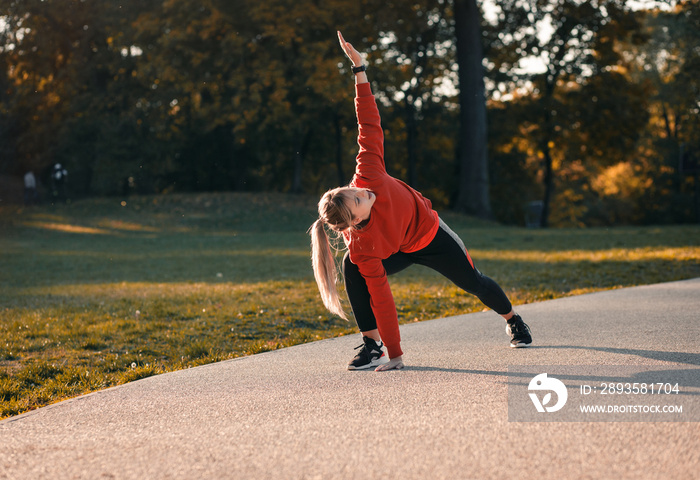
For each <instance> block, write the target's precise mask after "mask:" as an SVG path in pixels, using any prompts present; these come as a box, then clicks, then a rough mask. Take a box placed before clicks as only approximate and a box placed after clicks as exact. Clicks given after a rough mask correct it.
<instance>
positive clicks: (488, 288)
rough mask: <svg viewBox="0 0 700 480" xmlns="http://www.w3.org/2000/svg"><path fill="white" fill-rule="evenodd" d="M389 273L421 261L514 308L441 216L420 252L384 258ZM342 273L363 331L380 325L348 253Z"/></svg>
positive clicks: (499, 305) (499, 307) (495, 306)
mask: <svg viewBox="0 0 700 480" xmlns="http://www.w3.org/2000/svg"><path fill="white" fill-rule="evenodd" d="M382 263H383V265H384V269H385V270H386V274H387V275H393V274H394V273H398V272H400V271H401V270H404V269H405V268H407V267H409V266H411V265H414V264H418V265H424V266H426V267H429V268H432V269H433V270H435V271H436V272H438V273H441V274H442V275H444V276H445V277H447V278H448V279H449V280H451V281H452V283H454V284H455V285H457V286H458V287H459V288H461V289H462V290H464V291H466V292H468V293H471V294H472V295H476V296H477V297H478V298H479V300H481V302H482V303H483V304H484V305H486V306H487V307H489V308H491V309H492V310H494V311H496V313H499V314H501V315H505V314H507V313H508V312H510V311H511V309H512V305H511V303H510V300H508V297H507V296H506V294H505V293H504V292H503V290H502V289H501V287H499V286H498V284H497V283H496V282H494V281H493V280H491V279H490V278H489V277H487V276H486V275H483V274H482V273H481V272H480V271H479V270H477V269H476V268H475V267H474V264H473V263H472V260H471V257H470V256H469V252H467V249H466V248H465V247H464V243H462V240H460V238H459V237H458V236H457V235H456V234H455V233H454V232H453V231H452V230H450V227H448V226H447V225H446V224H445V223H444V222H443V221H442V220H440V228H439V229H438V231H437V234H436V235H435V238H434V239H433V241H432V242H430V244H429V245H428V246H427V247H425V248H423V249H421V250H418V251H417V252H413V253H403V252H398V253H395V254H393V255H392V256H390V257H389V258H387V259H385V260H382ZM343 277H344V278H345V290H346V291H347V293H348V298H349V299H350V306H351V307H352V311H353V313H354V314H355V321H356V322H357V326H358V327H359V329H360V331H361V332H367V331H369V330H374V329H376V328H377V320H376V318H375V317H374V312H373V311H372V307H371V305H370V295H369V290H368V289H367V283H366V282H365V279H364V278H363V277H362V275H361V274H360V270H359V268H358V267H357V265H355V264H354V263H352V262H351V261H350V256H349V255H348V254H347V253H346V254H345V258H344V259H343Z"/></svg>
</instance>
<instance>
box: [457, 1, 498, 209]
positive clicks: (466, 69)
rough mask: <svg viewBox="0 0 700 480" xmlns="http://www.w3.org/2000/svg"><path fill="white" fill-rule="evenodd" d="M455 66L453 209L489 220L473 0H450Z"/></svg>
mask: <svg viewBox="0 0 700 480" xmlns="http://www.w3.org/2000/svg"><path fill="white" fill-rule="evenodd" d="M454 25H455V38H456V47H457V63H458V65H459V91H460V94H459V105H460V117H459V118H460V135H459V148H458V164H459V167H460V174H459V189H458V196H457V200H456V203H455V209H457V210H460V211H463V212H467V213H471V214H474V215H477V216H479V217H481V218H487V219H488V218H491V217H492V211H491V202H490V199H489V176H488V152H487V135H486V133H487V131H486V128H487V127H486V125H487V124H486V98H485V90H484V69H483V58H484V56H483V49H482V45H481V42H482V36H481V15H480V13H479V9H478V7H477V5H476V1H475V0H454Z"/></svg>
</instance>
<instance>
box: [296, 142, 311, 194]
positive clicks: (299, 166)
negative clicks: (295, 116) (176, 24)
mask: <svg viewBox="0 0 700 480" xmlns="http://www.w3.org/2000/svg"><path fill="white" fill-rule="evenodd" d="M298 138H299V144H298V146H297V148H296V149H295V152H294V176H293V177H292V193H302V185H301V180H302V171H303V163H304V156H305V155H306V150H307V148H308V146H309V140H310V139H311V130H310V129H306V131H305V132H304V133H303V134H302V135H300V136H299V137H298Z"/></svg>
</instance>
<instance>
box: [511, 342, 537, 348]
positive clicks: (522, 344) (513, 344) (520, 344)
mask: <svg viewBox="0 0 700 480" xmlns="http://www.w3.org/2000/svg"><path fill="white" fill-rule="evenodd" d="M530 345H532V342H530V343H511V344H510V348H527V347H529V346H530Z"/></svg>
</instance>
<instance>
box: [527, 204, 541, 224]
mask: <svg viewBox="0 0 700 480" xmlns="http://www.w3.org/2000/svg"><path fill="white" fill-rule="evenodd" d="M542 210H544V202H543V201H542V200H537V201H535V202H529V203H528V204H527V205H525V226H526V227H527V228H539V227H540V225H541V224H542Z"/></svg>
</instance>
